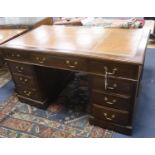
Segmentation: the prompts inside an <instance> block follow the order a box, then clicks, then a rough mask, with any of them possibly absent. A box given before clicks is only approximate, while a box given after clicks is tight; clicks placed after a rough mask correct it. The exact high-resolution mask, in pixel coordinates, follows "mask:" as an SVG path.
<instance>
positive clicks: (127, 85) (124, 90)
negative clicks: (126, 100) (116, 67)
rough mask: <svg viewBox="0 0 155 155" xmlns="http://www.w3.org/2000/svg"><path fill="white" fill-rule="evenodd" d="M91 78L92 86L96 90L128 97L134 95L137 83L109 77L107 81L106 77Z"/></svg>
mask: <svg viewBox="0 0 155 155" xmlns="http://www.w3.org/2000/svg"><path fill="white" fill-rule="evenodd" d="M91 77H92V78H91V85H92V88H93V89H95V90H99V91H104V92H106V93H116V94H121V95H128V96H131V95H132V94H133V93H134V90H135V83H136V82H133V81H127V80H123V79H116V78H110V77H108V78H107V80H106V79H105V77H101V76H91Z"/></svg>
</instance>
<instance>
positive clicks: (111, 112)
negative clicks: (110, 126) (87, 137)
mask: <svg viewBox="0 0 155 155" xmlns="http://www.w3.org/2000/svg"><path fill="white" fill-rule="evenodd" d="M92 115H93V116H95V117H96V118H99V119H102V120H104V121H108V122H114V123H118V124H125V125H127V124H128V123H129V113H128V112H127V111H120V110H116V109H112V108H107V107H103V106H100V105H96V104H93V105H92Z"/></svg>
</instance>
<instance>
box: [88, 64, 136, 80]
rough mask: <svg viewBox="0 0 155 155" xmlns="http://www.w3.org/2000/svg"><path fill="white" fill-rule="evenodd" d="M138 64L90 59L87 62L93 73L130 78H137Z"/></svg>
mask: <svg viewBox="0 0 155 155" xmlns="http://www.w3.org/2000/svg"><path fill="white" fill-rule="evenodd" d="M138 70H139V66H138V65H129V64H125V63H117V62H110V61H102V62H99V61H98V62H97V61H90V62H89V71H90V72H93V73H98V74H102V75H105V73H106V72H107V74H108V75H109V76H114V77H115V76H116V77H124V78H130V79H138V77H139V75H138V73H139V72H138Z"/></svg>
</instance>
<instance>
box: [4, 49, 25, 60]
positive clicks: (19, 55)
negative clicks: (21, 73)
mask: <svg viewBox="0 0 155 155" xmlns="http://www.w3.org/2000/svg"><path fill="white" fill-rule="evenodd" d="M5 58H6V59H11V60H12V59H13V60H25V61H26V60H28V53H24V52H23V51H21V52H19V51H13V50H11V51H6V52H5Z"/></svg>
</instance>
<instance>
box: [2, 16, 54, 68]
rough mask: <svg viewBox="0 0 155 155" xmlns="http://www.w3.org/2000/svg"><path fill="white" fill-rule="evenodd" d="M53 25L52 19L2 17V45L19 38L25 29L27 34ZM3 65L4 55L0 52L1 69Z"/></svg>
mask: <svg viewBox="0 0 155 155" xmlns="http://www.w3.org/2000/svg"><path fill="white" fill-rule="evenodd" d="M52 24H53V19H52V18H51V17H46V18H45V17H0V44H2V43H4V42H6V41H8V40H10V39H12V38H14V37H16V36H18V35H19V33H20V32H22V31H23V29H25V32H26V31H29V30H31V29H33V28H36V27H38V26H40V25H52ZM3 64H4V60H3V54H2V53H1V52H0V67H2V66H3Z"/></svg>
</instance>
